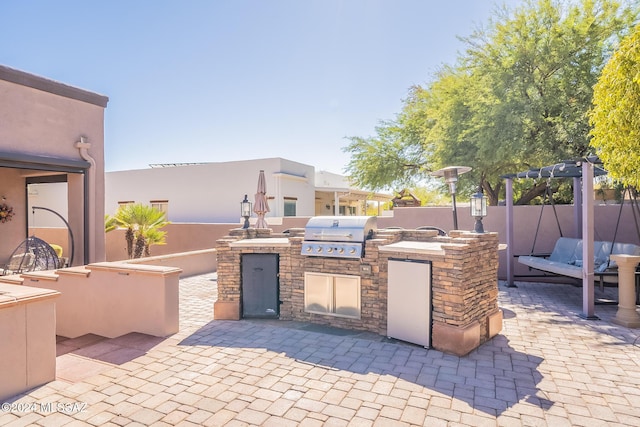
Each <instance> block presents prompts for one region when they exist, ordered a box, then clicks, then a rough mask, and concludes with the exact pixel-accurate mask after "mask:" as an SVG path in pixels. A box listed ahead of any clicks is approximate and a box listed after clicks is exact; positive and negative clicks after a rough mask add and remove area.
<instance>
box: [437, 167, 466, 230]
mask: <svg viewBox="0 0 640 427" xmlns="http://www.w3.org/2000/svg"><path fill="white" fill-rule="evenodd" d="M470 170H471V168H470V167H468V166H447V167H446V168H442V169H439V170H437V171H435V172H432V173H431V176H438V177H442V178H444V182H445V183H447V185H448V186H449V192H450V193H451V204H452V206H453V229H454V230H457V229H458V211H457V210H456V183H457V182H458V175H462V174H463V173H466V172H469V171H470Z"/></svg>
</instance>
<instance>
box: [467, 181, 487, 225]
mask: <svg viewBox="0 0 640 427" xmlns="http://www.w3.org/2000/svg"><path fill="white" fill-rule="evenodd" d="M470 201H471V216H472V217H474V218H475V219H476V224H475V226H474V228H473V232H474V233H484V227H483V226H482V218H484V217H485V216H487V198H486V197H484V194H482V189H481V188H478V191H477V192H475V193H474V194H472V195H471V199H470Z"/></svg>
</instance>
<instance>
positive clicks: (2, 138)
mask: <svg viewBox="0 0 640 427" xmlns="http://www.w3.org/2000/svg"><path fill="white" fill-rule="evenodd" d="M0 100H1V101H0V123H1V126H0V152H1V153H0V154H3V157H7V156H8V155H9V154H11V155H27V156H34V157H37V158H39V159H40V160H42V159H45V158H52V159H56V160H70V161H82V160H83V158H82V157H81V153H80V150H79V149H78V147H77V146H76V143H77V142H78V141H80V137H84V138H85V141H86V142H87V143H89V144H90V146H88V147H87V146H85V148H88V149H87V150H86V156H88V157H90V158H91V159H92V161H91V163H92V165H91V168H90V169H89V170H88V172H87V175H88V181H87V184H88V186H89V187H90V188H89V191H88V195H89V200H88V203H89V205H88V212H90V214H89V218H88V224H87V229H86V234H87V235H88V242H89V247H88V248H87V249H88V255H89V259H88V260H86V261H87V262H91V261H100V260H103V259H104V257H105V252H104V225H103V222H104V109H105V107H106V105H107V102H108V98H107V97H106V96H103V95H99V94H96V93H93V92H89V91H86V90H83V89H79V88H76V87H73V86H69V85H66V84H63V83H60V82H56V81H53V80H50V79H46V78H44V77H40V76H36V75H33V74H29V73H25V72H23V71H19V70H15V69H13V68H10V67H6V66H2V65H0ZM84 160H87V159H84ZM7 163H8V162H7V161H3V165H2V166H3V167H0V193H3V194H0V195H5V196H6V197H7V202H9V203H10V204H11V205H12V206H13V207H14V209H15V213H16V215H15V217H14V220H13V221H11V222H10V223H4V224H0V227H2V233H3V241H2V243H1V245H0V259H5V258H6V257H7V256H8V255H9V254H10V253H11V251H12V250H13V249H14V248H15V247H16V246H17V245H18V244H19V243H20V242H21V241H22V240H23V239H24V238H25V237H26V236H25V235H24V233H25V229H26V227H25V221H26V216H27V212H26V206H25V200H26V197H25V179H26V178H27V177H35V176H44V175H51V173H50V172H46V171H37V170H35V169H21V170H18V171H17V172H16V170H12V169H10V168H11V166H10V165H7ZM68 181H69V182H68V188H69V189H68V205H69V218H68V220H69V223H70V225H71V227H72V229H73V231H74V237H75V240H76V251H78V253H80V254H82V253H83V252H84V238H85V228H84V217H83V212H84V184H85V182H84V179H83V176H82V175H81V174H68ZM7 194H10V195H11V196H7ZM14 197H15V198H14ZM9 230H11V231H9ZM15 230H19V231H15ZM78 261H79V262H82V261H83V260H82V258H81V257H78Z"/></svg>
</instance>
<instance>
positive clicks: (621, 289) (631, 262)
mask: <svg viewBox="0 0 640 427" xmlns="http://www.w3.org/2000/svg"><path fill="white" fill-rule="evenodd" d="M610 258H611V260H612V261H615V262H616V264H618V312H617V313H616V316H615V317H614V318H613V319H612V320H611V321H612V322H613V323H615V324H617V325H622V326H626V327H627V328H640V315H638V312H637V311H636V287H635V278H636V265H638V262H640V256H635V255H622V254H620V255H611V256H610Z"/></svg>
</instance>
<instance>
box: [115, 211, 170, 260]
mask: <svg viewBox="0 0 640 427" xmlns="http://www.w3.org/2000/svg"><path fill="white" fill-rule="evenodd" d="M167 224H169V221H167V220H166V218H165V214H164V212H161V211H160V210H158V209H156V208H154V207H151V206H148V205H143V204H141V203H136V204H126V205H122V206H120V207H119V208H118V210H117V211H116V213H115V214H114V215H113V216H106V217H105V231H106V232H109V231H112V230H115V229H116V228H118V227H119V228H124V229H126V231H125V240H126V242H127V255H128V256H129V258H140V257H142V256H143V255H144V256H149V255H151V250H150V248H151V246H152V245H163V244H165V237H166V234H167V232H166V231H161V230H160V229H161V228H163V227H164V226H165V225H167Z"/></svg>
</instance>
